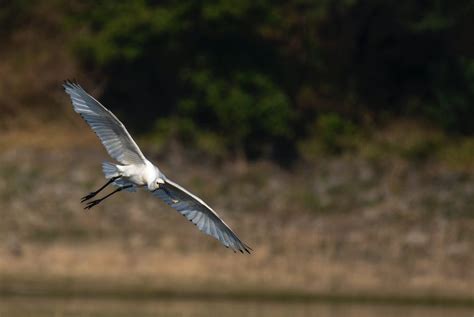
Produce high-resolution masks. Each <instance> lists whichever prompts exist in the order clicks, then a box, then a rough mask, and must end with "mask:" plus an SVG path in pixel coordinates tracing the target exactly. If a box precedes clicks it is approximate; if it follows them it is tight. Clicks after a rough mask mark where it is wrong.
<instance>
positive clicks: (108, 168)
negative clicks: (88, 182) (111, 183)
mask: <svg viewBox="0 0 474 317" xmlns="http://www.w3.org/2000/svg"><path fill="white" fill-rule="evenodd" d="M102 171H103V172H104V175H105V178H107V179H111V178H113V177H116V176H119V170H118V168H117V165H115V164H114V163H110V162H103V163H102Z"/></svg>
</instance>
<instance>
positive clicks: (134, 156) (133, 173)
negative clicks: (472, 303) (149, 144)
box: [63, 81, 252, 253]
mask: <svg viewBox="0 0 474 317" xmlns="http://www.w3.org/2000/svg"><path fill="white" fill-rule="evenodd" d="M63 87H64V90H65V91H66V93H67V94H68V95H69V97H71V101H72V105H73V107H74V111H75V112H77V113H78V114H79V115H80V116H81V117H82V118H83V119H84V120H85V121H86V122H87V124H89V126H90V127H91V128H92V130H93V131H94V132H95V133H96V134H97V136H98V137H99V139H100V141H101V142H102V144H103V145H104V147H105V149H106V150H107V152H108V153H109V155H110V156H111V157H112V158H113V159H115V160H116V161H117V162H119V163H120V164H114V163H110V162H104V163H102V170H103V172H104V175H105V178H106V179H107V180H108V181H107V183H106V184H105V185H104V186H102V187H101V188H99V189H98V190H96V191H94V192H91V193H89V194H88V195H86V196H84V197H83V198H82V200H81V202H86V201H88V200H90V199H91V198H93V197H95V196H96V195H97V194H98V193H99V192H100V191H102V190H103V189H104V188H106V187H107V186H108V185H109V184H111V183H113V184H114V185H116V186H118V188H117V189H116V190H114V191H113V192H111V193H110V194H108V195H106V196H104V197H102V198H100V199H96V200H92V201H89V202H88V204H87V206H86V207H85V209H90V208H92V207H94V206H95V205H97V204H99V203H100V202H102V201H103V200H104V199H106V198H107V197H110V196H112V195H113V194H115V193H117V192H119V191H121V190H128V191H135V190H136V188H138V187H146V188H147V189H148V190H149V191H150V192H151V193H152V194H153V195H155V196H157V197H159V198H161V199H162V200H163V201H164V202H165V203H166V204H168V205H170V206H171V207H173V208H174V209H176V210H177V211H178V212H179V213H181V214H182V215H183V216H184V217H186V218H187V219H188V220H189V221H191V222H192V223H194V224H195V225H196V226H197V227H198V228H199V230H201V231H202V232H204V233H206V234H208V235H210V236H212V237H214V238H216V239H217V240H219V241H220V242H221V243H222V244H223V245H224V246H226V247H228V248H231V249H233V250H234V251H240V252H242V253H243V252H244V251H245V252H247V253H250V251H251V250H252V249H251V248H250V247H249V246H248V245H246V244H245V243H243V242H242V241H241V240H240V239H239V238H238V237H237V235H236V234H235V233H234V232H233V231H232V230H231V229H230V227H229V226H228V225H227V224H226V223H225V222H224V221H223V220H222V219H221V218H220V217H219V215H218V214H217V213H216V212H215V211H214V210H213V209H212V208H211V207H209V206H208V205H207V204H206V203H205V202H204V201H202V199H200V198H199V197H197V196H196V195H193V194H191V193H190V192H189V191H187V190H186V189H184V188H183V187H181V186H179V185H178V184H176V183H175V182H173V181H171V180H170V179H169V178H167V177H166V176H165V175H164V174H163V173H162V172H161V171H160V170H159V169H158V167H156V166H155V165H153V164H152V163H151V162H150V161H149V160H148V159H146V158H145V156H144V155H143V153H142V152H141V151H140V148H139V147H138V145H137V144H136V143H135V141H134V140H133V139H132V137H131V136H130V134H129V133H128V131H127V129H126V128H125V126H124V125H123V124H122V122H120V121H119V119H117V117H116V116H115V115H114V114H113V113H112V112H111V111H109V110H108V109H107V108H105V107H104V106H103V105H101V104H100V103H99V102H98V101H97V100H96V99H94V98H93V97H92V96H91V95H89V94H88V93H87V92H86V91H85V90H84V89H83V88H82V87H81V86H79V84H77V83H74V82H70V81H66V82H65V83H64V84H63Z"/></svg>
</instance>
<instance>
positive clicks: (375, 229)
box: [0, 124, 474, 299]
mask: <svg viewBox="0 0 474 317" xmlns="http://www.w3.org/2000/svg"><path fill="white" fill-rule="evenodd" d="M57 129H61V128H57ZM66 131H67V130H62V129H61V131H57V133H53V134H49V135H50V136H51V138H48V140H49V141H48V142H49V143H41V141H40V138H41V137H40V136H39V135H40V134H39V133H36V134H34V135H31V136H30V138H26V137H25V136H24V133H22V134H16V133H10V134H7V135H5V136H3V137H2V140H1V143H2V145H3V146H4V148H5V150H4V151H3V153H2V154H1V157H0V174H1V178H0V193H1V199H0V203H1V209H2V210H3V212H2V221H1V222H0V280H1V281H2V282H1V283H0V285H1V288H0V292H3V293H22V292H26V293H28V292H46V293H47V292H48V290H49V291H51V290H52V291H53V292H54V290H56V291H58V292H64V293H65V294H67V293H68V292H78V293H83V294H85V293H87V292H99V293H100V292H101V291H102V292H106V293H107V292H111V290H113V291H116V292H118V293H121V292H131V293H134V292H138V293H139V294H142V293H146V292H147V291H149V292H153V291H157V290H166V291H175V292H195V293H196V292H200V293H205V294H212V293H229V292H230V293H232V292H234V293H236V292H237V293H239V292H240V293H246V292H249V293H252V292H259V293H268V292H270V293H272V292H273V293H275V292H290V293H291V292H297V293H298V292H299V293H308V292H309V293H317V294H321V293H323V294H345V295H348V294H349V295H350V294H356V295H357V294H359V295H360V294H364V296H366V295H367V294H369V295H373V296H380V295H387V296H389V295H390V296H400V295H403V296H417V297H423V296H428V297H430V296H441V297H443V296H445V297H448V298H453V297H461V298H471V299H472V298H473V295H474V294H473V293H472V291H473V289H472V285H473V282H474V275H473V271H472V269H471V268H472V266H473V264H474V256H473V254H472V250H473V248H474V219H473V218H472V212H471V211H472V209H471V206H472V204H473V197H474V195H473V194H474V174H473V173H472V172H470V171H469V170H464V171H463V172H459V171H456V170H453V169H450V168H448V167H446V166H444V165H443V164H439V163H437V162H424V163H416V162H410V161H408V160H406V159H403V158H398V159H396V158H392V159H390V160H387V159H385V158H384V159H383V160H376V159H374V158H365V157H364V156H362V155H361V154H358V155H346V156H341V157H333V158H325V159H319V160H317V161H315V162H313V163H311V164H310V163H301V164H300V165H299V166H297V167H295V168H294V169H293V170H284V169H281V168H279V167H277V166H275V165H273V164H270V163H266V162H255V163H245V164H243V163H238V164H237V163H233V162H226V163H224V164H217V165H216V164H213V163H212V164H211V163H207V162H206V161H204V160H193V153H192V152H186V151H183V150H182V149H181V150H179V149H178V150H177V149H176V147H173V146H172V147H171V148H169V149H168V150H169V152H167V153H166V155H165V154H164V152H160V153H158V154H157V155H155V157H153V160H155V161H156V162H157V163H158V164H159V166H160V167H161V168H162V169H163V170H164V171H165V172H166V173H167V174H168V176H170V177H172V178H173V179H175V180H176V181H178V182H179V183H181V184H183V185H185V186H187V187H189V188H192V189H193V191H195V192H197V193H198V194H199V195H200V196H201V197H203V198H204V199H206V201H208V202H209V203H210V204H211V205H212V206H213V207H215V209H216V210H218V211H219V212H220V213H221V215H222V216H223V217H224V218H225V219H226V221H227V222H228V223H229V224H231V226H232V227H233V228H235V230H236V232H237V233H238V234H239V235H240V236H241V237H242V238H243V239H244V241H246V242H248V243H249V244H250V245H251V246H252V247H253V248H254V249H255V252H254V253H253V254H252V255H251V256H244V255H241V254H234V253H232V252H231V251H229V250H227V249H225V248H223V247H222V246H221V245H220V244H219V243H218V242H216V241H214V240H213V239H211V238H209V237H207V236H205V235H202V234H201V233H200V232H198V231H197V230H196V229H195V228H194V227H193V226H191V225H190V224H189V223H187V222H186V221H184V220H183V219H182V217H180V216H179V215H178V214H177V213H175V212H174V211H173V210H171V209H170V208H168V207H167V206H165V205H164V204H162V203H161V202H160V201H157V200H156V199H154V198H153V197H152V196H151V195H149V194H147V193H146V192H140V193H136V194H131V193H123V194H120V196H118V197H115V198H114V199H111V200H110V201H107V202H105V203H104V204H103V205H101V206H98V207H97V208H95V209H93V210H92V211H91V212H84V211H83V210H82V208H81V205H80V203H79V198H80V197H81V195H83V194H85V193H86V192H88V191H90V190H91V189H94V188H95V187H97V186H99V185H100V184H101V183H102V182H103V178H102V175H101V172H100V161H101V160H105V159H108V158H107V156H106V154H105V152H104V151H103V150H101V149H100V148H99V145H98V141H96V140H95V139H94V136H93V134H92V133H91V132H89V131H87V130H86V128H85V125H81V124H78V129H77V130H75V131H74V133H71V132H73V131H71V130H69V132H66ZM59 132H60V133H59ZM72 134H74V135H72ZM54 135H55V136H54ZM32 140H33V141H32ZM76 141H78V142H76ZM86 141H87V142H86ZM51 142H53V143H51ZM71 142H72V143H71ZM32 143H35V145H34V146H33V145H32ZM45 144H46V145H45ZM8 145H9V146H8ZM183 153H184V154H183Z"/></svg>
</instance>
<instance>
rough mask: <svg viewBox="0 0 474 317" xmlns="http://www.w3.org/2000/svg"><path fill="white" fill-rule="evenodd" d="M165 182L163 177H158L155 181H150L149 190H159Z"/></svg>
mask: <svg viewBox="0 0 474 317" xmlns="http://www.w3.org/2000/svg"><path fill="white" fill-rule="evenodd" d="M164 183H165V181H164V180H163V179H162V178H160V177H158V178H157V179H155V180H154V181H153V182H150V183H148V190H150V191H153V190H157V189H158V188H160V186H161V185H162V184H164Z"/></svg>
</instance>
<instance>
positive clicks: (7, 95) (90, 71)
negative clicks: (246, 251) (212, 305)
mask: <svg viewBox="0 0 474 317" xmlns="http://www.w3.org/2000/svg"><path fill="white" fill-rule="evenodd" d="M473 16H474V3H473V2H472V1H468V0H459V1H448V0H431V1H429V0H426V1H392V0H387V1H375V0H326V1H309V0H290V1H267V0H261V1H250V0H240V1H227V0H219V1H192V0H185V1H183V0H181V1H152V0H150V1H145V0H137V1H127V2H117V1H112V0H106V1H100V2H97V1H75V2H70V1H63V0H44V1H31V0H16V1H4V2H1V3H0V36H1V39H2V40H1V42H0V127H1V130H2V133H1V135H0V144H1V145H2V151H1V153H0V207H1V210H2V211H1V218H2V219H1V221H0V295H1V294H3V295H4V297H6V296H7V295H10V296H11V295H15V296H16V295H21V294H23V295H38V294H40V295H43V296H52V297H55V298H58V297H64V296H69V297H84V296H86V297H101V296H103V297H104V296H108V297H134V298H139V297H146V298H155V297H156V298H162V297H178V298H180V297H187V298H189V297H192V298H206V299H209V298H221V299H226V300H228V299H232V298H240V299H249V300H258V299H267V300H268V299H274V300H275V301H277V302H279V301H284V300H300V299H304V300H306V301H308V300H309V301H310V300H312V299H313V300H316V299H317V300H319V301H321V300H328V301H331V302H332V301H342V300H351V301H358V300H363V301H367V300H369V301H370V300H372V301H375V302H380V301H383V302H389V303H392V304H400V303H438V304H439V303H441V304H443V305H442V306H445V305H448V304H466V305H468V304H469V305H473V303H474V287H473V285H474V270H472V268H473V267H474V252H473V251H474V208H473V205H474V41H473V40H472V33H473V31H474V19H472V17H473ZM65 79H76V80H77V81H78V82H79V83H80V84H81V85H82V86H83V87H84V88H85V89H86V90H87V91H88V92H89V93H91V94H92V95H93V96H95V97H96V98H97V99H99V100H100V101H101V102H102V103H103V104H104V105H105V106H107V107H108V108H109V109H111V110H112V111H113V112H114V113H115V114H116V115H117V116H118V117H119V118H120V119H121V120H122V121H123V122H124V124H125V125H126V126H127V127H128V129H129V131H130V133H131V134H132V135H133V136H134V137H135V138H136V140H137V142H138V144H139V145H140V146H141V147H142V149H143V151H144V153H145V155H147V156H148V157H149V158H150V159H151V160H152V161H154V162H155V163H156V164H157V165H158V166H159V167H160V168H161V169H162V170H163V171H164V172H165V173H166V174H167V175H168V177H170V178H171V179H173V180H175V181H176V182H178V183H180V184H182V185H183V186H185V187H187V188H189V189H190V190H191V191H193V192H195V193H196V194H198V195H199V196H200V197H202V198H203V199H204V200H205V201H207V202H208V203H209V204H210V205H211V206H213V208H214V209H216V210H217V211H218V212H219V213H220V214H221V216H223V218H224V219H225V220H226V222H227V223H229V224H230V225H231V227H232V228H234V229H235V231H236V232H237V233H238V234H239V236H240V237H241V238H242V240H243V241H245V242H246V243H247V244H249V245H250V246H251V247H252V248H253V249H254V250H255V252H254V254H252V255H251V256H242V255H240V254H234V253H232V252H230V251H229V250H227V249H225V248H223V247H222V246H221V245H220V244H219V243H218V242H217V241H215V240H213V239H211V238H210V237H208V236H205V235H203V234H201V233H200V232H198V231H197V230H196V229H195V228H194V227H193V226H191V225H190V224H189V223H188V222H186V221H184V220H183V218H182V217H181V216H179V215H178V214H177V213H176V212H175V211H173V210H172V209H170V208H169V207H167V206H165V205H164V204H163V203H162V202H161V201H158V200H156V199H155V198H153V197H152V196H150V195H149V194H147V193H146V192H143V193H138V194H129V193H121V194H120V195H117V196H114V198H113V199H111V200H108V201H106V202H105V203H103V204H101V205H100V206H98V207H96V208H95V209H93V210H92V211H91V212H87V213H85V212H83V210H82V206H81V204H80V203H79V200H80V197H82V196H83V195H84V194H86V193H88V192H90V191H92V190H94V189H96V188H98V187H99V186H100V185H102V183H103V182H104V179H103V176H102V173H101V167H100V163H101V161H104V160H109V158H108V157H107V155H106V152H105V151H104V150H103V148H102V146H101V145H100V143H99V141H98V139H97V138H96V137H95V135H94V134H93V133H92V132H91V131H90V129H89V128H88V126H87V125H86V124H85V123H84V122H83V121H82V120H81V118H80V117H79V116H78V115H77V114H76V113H74V112H73V110H72V107H71V104H70V101H69V99H68V98H67V95H66V94H65V93H64V92H63V90H62V87H61V84H62V82H63V80H65ZM5 303H7V304H5ZM8 303H10V304H8ZM18 303H19V302H18V301H16V302H15V301H13V300H12V299H10V300H9V301H7V302H5V301H4V305H2V304H1V299H0V315H2V312H3V313H4V314H5V315H8V316H14V315H15V314H16V313H18V312H17V311H16V310H15V309H17V307H23V308H24V309H27V306H25V305H19V304H18ZM20 303H21V300H20ZM267 305H268V303H267ZM46 306H47V305H46ZM112 306H113V305H112ZM176 306H178V308H181V307H182V306H180V305H176ZM204 306H205V307H207V308H202V307H201V308H202V309H204V310H203V311H201V313H202V315H203V316H206V315H209V314H208V313H206V310H205V309H209V308H208V306H207V305H204ZM254 306H255V307H254V308H252V309H254V310H252V311H251V312H253V313H255V310H257V311H258V312H259V313H255V314H254V315H260V314H263V315H264V314H268V315H269V316H276V315H275V314H276V313H280V314H281V315H282V316H284V315H287V314H288V313H291V314H293V315H294V316H297V315H301V316H303V315H306V314H307V313H308V310H306V309H302V310H301V311H300V310H298V309H296V308H295V307H294V306H293V308H291V309H289V308H288V307H286V306H285V307H281V306H278V307H273V306H270V307H267V308H265V309H262V310H258V309H257V307H258V305H256V304H255V305H254ZM25 307H26V308H25ZM35 307H41V306H36V305H35ZM61 307H63V306H61ZM68 307H69V306H67V307H66V308H64V307H63V308H61V309H63V310H62V311H68V310H67V309H71V308H70V307H69V308H68ZM186 307H187V308H186V309H188V310H187V311H186V312H184V313H183V315H187V314H188V313H190V312H195V311H196V309H197V308H196V307H197V306H193V305H190V304H187V306H186ZM223 307H224V308H222V307H221V308H220V309H221V310H220V311H222V312H226V310H225V309H229V307H228V306H226V305H223ZM239 307H240V306H239ZM252 307H253V306H252ZM222 309H223V310H222ZM239 309H240V310H239ZM242 309H244V310H242ZM285 309H286V310H285ZM325 309H326V308H325ZM433 309H434V308H433ZM453 309H454V308H453ZM198 311H199V309H198ZM217 311H219V308H218V309H217ZM436 311H437V310H436ZM213 312H214V313H215V310H213ZM231 312H234V313H235V312H238V315H245V314H247V313H248V311H246V310H245V308H242V307H240V308H235V307H234V308H232V309H230V310H229V311H227V313H221V315H230V313H231ZM23 313H24V312H23ZM89 313H90V312H89ZM116 313H117V312H115V313H114V314H115V315H114V316H116ZM147 313H150V315H152V314H154V313H159V312H157V311H156V310H154V308H149V310H148V311H147ZM457 313H458V314H457V315H458V316H459V315H460V312H457ZM90 314H92V313H90ZM393 314H394V316H395V315H397V316H398V315H400V314H402V315H407V314H406V312H400V311H396V313H393ZM423 314H424V313H423V312H421V313H420V312H419V311H417V312H416V313H413V316H415V315H416V316H423ZM447 314H448V315H449V312H448V313H447V312H446V311H443V312H441V313H440V316H445V315H447ZM44 315H45V316H47V315H51V314H50V312H49V311H48V310H47V309H45V312H44ZM92 315H93V314H92ZM320 315H321V316H352V315H353V316H380V315H388V312H387V311H385V312H380V311H376V312H374V311H372V312H371V311H362V312H361V311H359V310H357V309H355V310H350V309H349V310H342V312H341V311H339V310H336V311H334V310H332V309H329V308H328V309H326V310H324V309H323V310H321V311H320ZM426 315H427V316H428V315H430V316H433V311H431V312H430V313H429V314H428V313H426ZM88 316H90V315H88ZM101 316H102V315H101ZM466 316H472V313H469V314H468V315H466Z"/></svg>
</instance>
